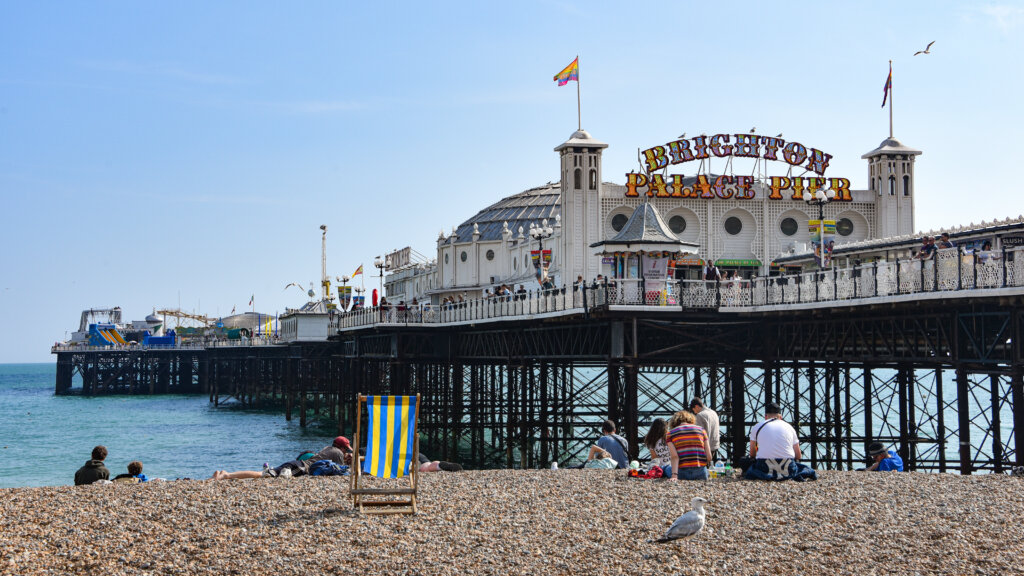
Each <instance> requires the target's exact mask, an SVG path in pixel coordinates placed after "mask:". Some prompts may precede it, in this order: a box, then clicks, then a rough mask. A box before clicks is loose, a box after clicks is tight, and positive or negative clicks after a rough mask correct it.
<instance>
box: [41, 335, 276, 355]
mask: <svg viewBox="0 0 1024 576" xmlns="http://www.w3.org/2000/svg"><path fill="white" fill-rule="evenodd" d="M283 343H284V341H283V340H281V339H279V338H247V339H245V340H190V341H188V342H184V343H179V344H175V345H173V346H165V345H160V346H145V345H143V344H127V345H125V344H116V345H109V346H90V345H87V344H82V345H75V344H63V343H58V344H54V345H53V346H52V347H51V348H50V353H51V354H53V353H57V352H112V351H117V350H124V351H129V352H134V351H139V350H204V349H207V348H236V347H248V346H276V345H278V344H283Z"/></svg>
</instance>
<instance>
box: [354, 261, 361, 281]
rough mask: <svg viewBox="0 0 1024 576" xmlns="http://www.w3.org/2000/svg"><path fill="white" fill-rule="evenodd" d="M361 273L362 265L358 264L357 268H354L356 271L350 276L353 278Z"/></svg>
mask: <svg viewBox="0 0 1024 576" xmlns="http://www.w3.org/2000/svg"><path fill="white" fill-rule="evenodd" d="M362 273H363V265H362V264H360V265H359V268H356V271H355V272H353V273H352V277H353V278H355V277H356V276H359V275H360V274H362Z"/></svg>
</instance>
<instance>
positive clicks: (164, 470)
mask: <svg viewBox="0 0 1024 576" xmlns="http://www.w3.org/2000/svg"><path fill="white" fill-rule="evenodd" d="M55 377H56V365H55V364H0V457H2V464H0V488H10V487H15V486H56V485H62V484H74V476H75V470H77V469H78V468H79V467H80V466H81V465H82V464H84V463H85V461H86V460H88V459H89V454H90V452H91V451H92V448H93V446H95V445H97V444H102V445H104V446H106V447H107V449H108V450H109V452H110V455H109V456H107V461H106V463H107V468H109V469H110V472H111V475H116V474H120V473H121V472H126V471H127V466H128V462H131V461H132V460H139V461H141V462H142V463H143V466H144V470H143V471H144V472H145V474H146V475H147V476H149V477H150V478H153V477H157V478H166V479H174V478H208V477H209V476H210V475H211V474H213V471H214V470H259V469H260V467H261V466H262V465H263V462H270V463H271V465H272V466H273V465H277V464H280V463H282V462H286V461H288V460H291V459H292V458H294V457H295V456H297V455H298V454H299V452H301V451H303V450H307V449H315V450H319V449H320V448H322V447H324V446H326V445H327V444H329V443H330V441H331V439H332V438H333V437H334V436H335V434H334V431H333V430H332V429H331V427H329V426H325V427H323V428H317V427H314V426H309V427H307V428H306V429H305V430H303V429H302V428H301V427H300V426H299V424H298V421H297V420H295V421H292V422H287V421H285V419H284V415H283V414H282V413H281V412H279V411H278V412H269V411H268V412H259V411H251V410H239V409H235V408H223V407H222V408H214V407H213V406H212V405H211V404H210V402H209V399H208V398H207V397H205V396H113V397H98V398H85V397H77V396H55V395H54V394H53V389H54V379H55Z"/></svg>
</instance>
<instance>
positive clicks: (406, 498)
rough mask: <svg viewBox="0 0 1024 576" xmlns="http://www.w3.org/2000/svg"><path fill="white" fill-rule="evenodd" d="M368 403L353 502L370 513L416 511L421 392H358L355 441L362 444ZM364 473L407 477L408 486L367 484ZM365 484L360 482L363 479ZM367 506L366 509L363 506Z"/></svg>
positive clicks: (353, 490)
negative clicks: (402, 393) (364, 407)
mask: <svg viewBox="0 0 1024 576" xmlns="http://www.w3.org/2000/svg"><path fill="white" fill-rule="evenodd" d="M364 402H365V403H366V412H367V427H366V455H365V456H362V455H360V456H359V462H358V463H357V464H356V465H355V466H353V469H354V473H353V474H352V478H351V484H350V485H349V493H350V494H351V495H352V505H353V506H355V507H357V508H359V511H360V512H366V513H368V514H415V513H416V478H417V473H418V471H419V467H420V462H419V457H420V441H419V434H417V429H416V418H417V416H418V415H419V406H420V396H419V394H417V395H415V396H363V395H361V394H360V395H357V396H356V434H355V442H356V443H355V445H356V448H357V449H358V448H359V439H360V432H361V431H360V427H361V423H362V419H363V418H362V416H363V403H364ZM364 475H373V476H377V477H379V478H403V477H408V479H409V485H408V487H398V488H367V487H366V486H365V484H366V481H365V480H363V479H362V477H363V476H364ZM361 480H362V484H363V485H360V481H361ZM364 507H365V509H364Z"/></svg>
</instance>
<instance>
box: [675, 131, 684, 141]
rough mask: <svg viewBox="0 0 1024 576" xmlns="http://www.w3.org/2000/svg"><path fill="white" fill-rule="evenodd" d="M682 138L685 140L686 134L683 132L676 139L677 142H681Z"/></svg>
mask: <svg viewBox="0 0 1024 576" xmlns="http://www.w3.org/2000/svg"><path fill="white" fill-rule="evenodd" d="M683 138H686V132H683V133H682V134H680V135H679V137H678V138H677V140H682V139H683Z"/></svg>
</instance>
